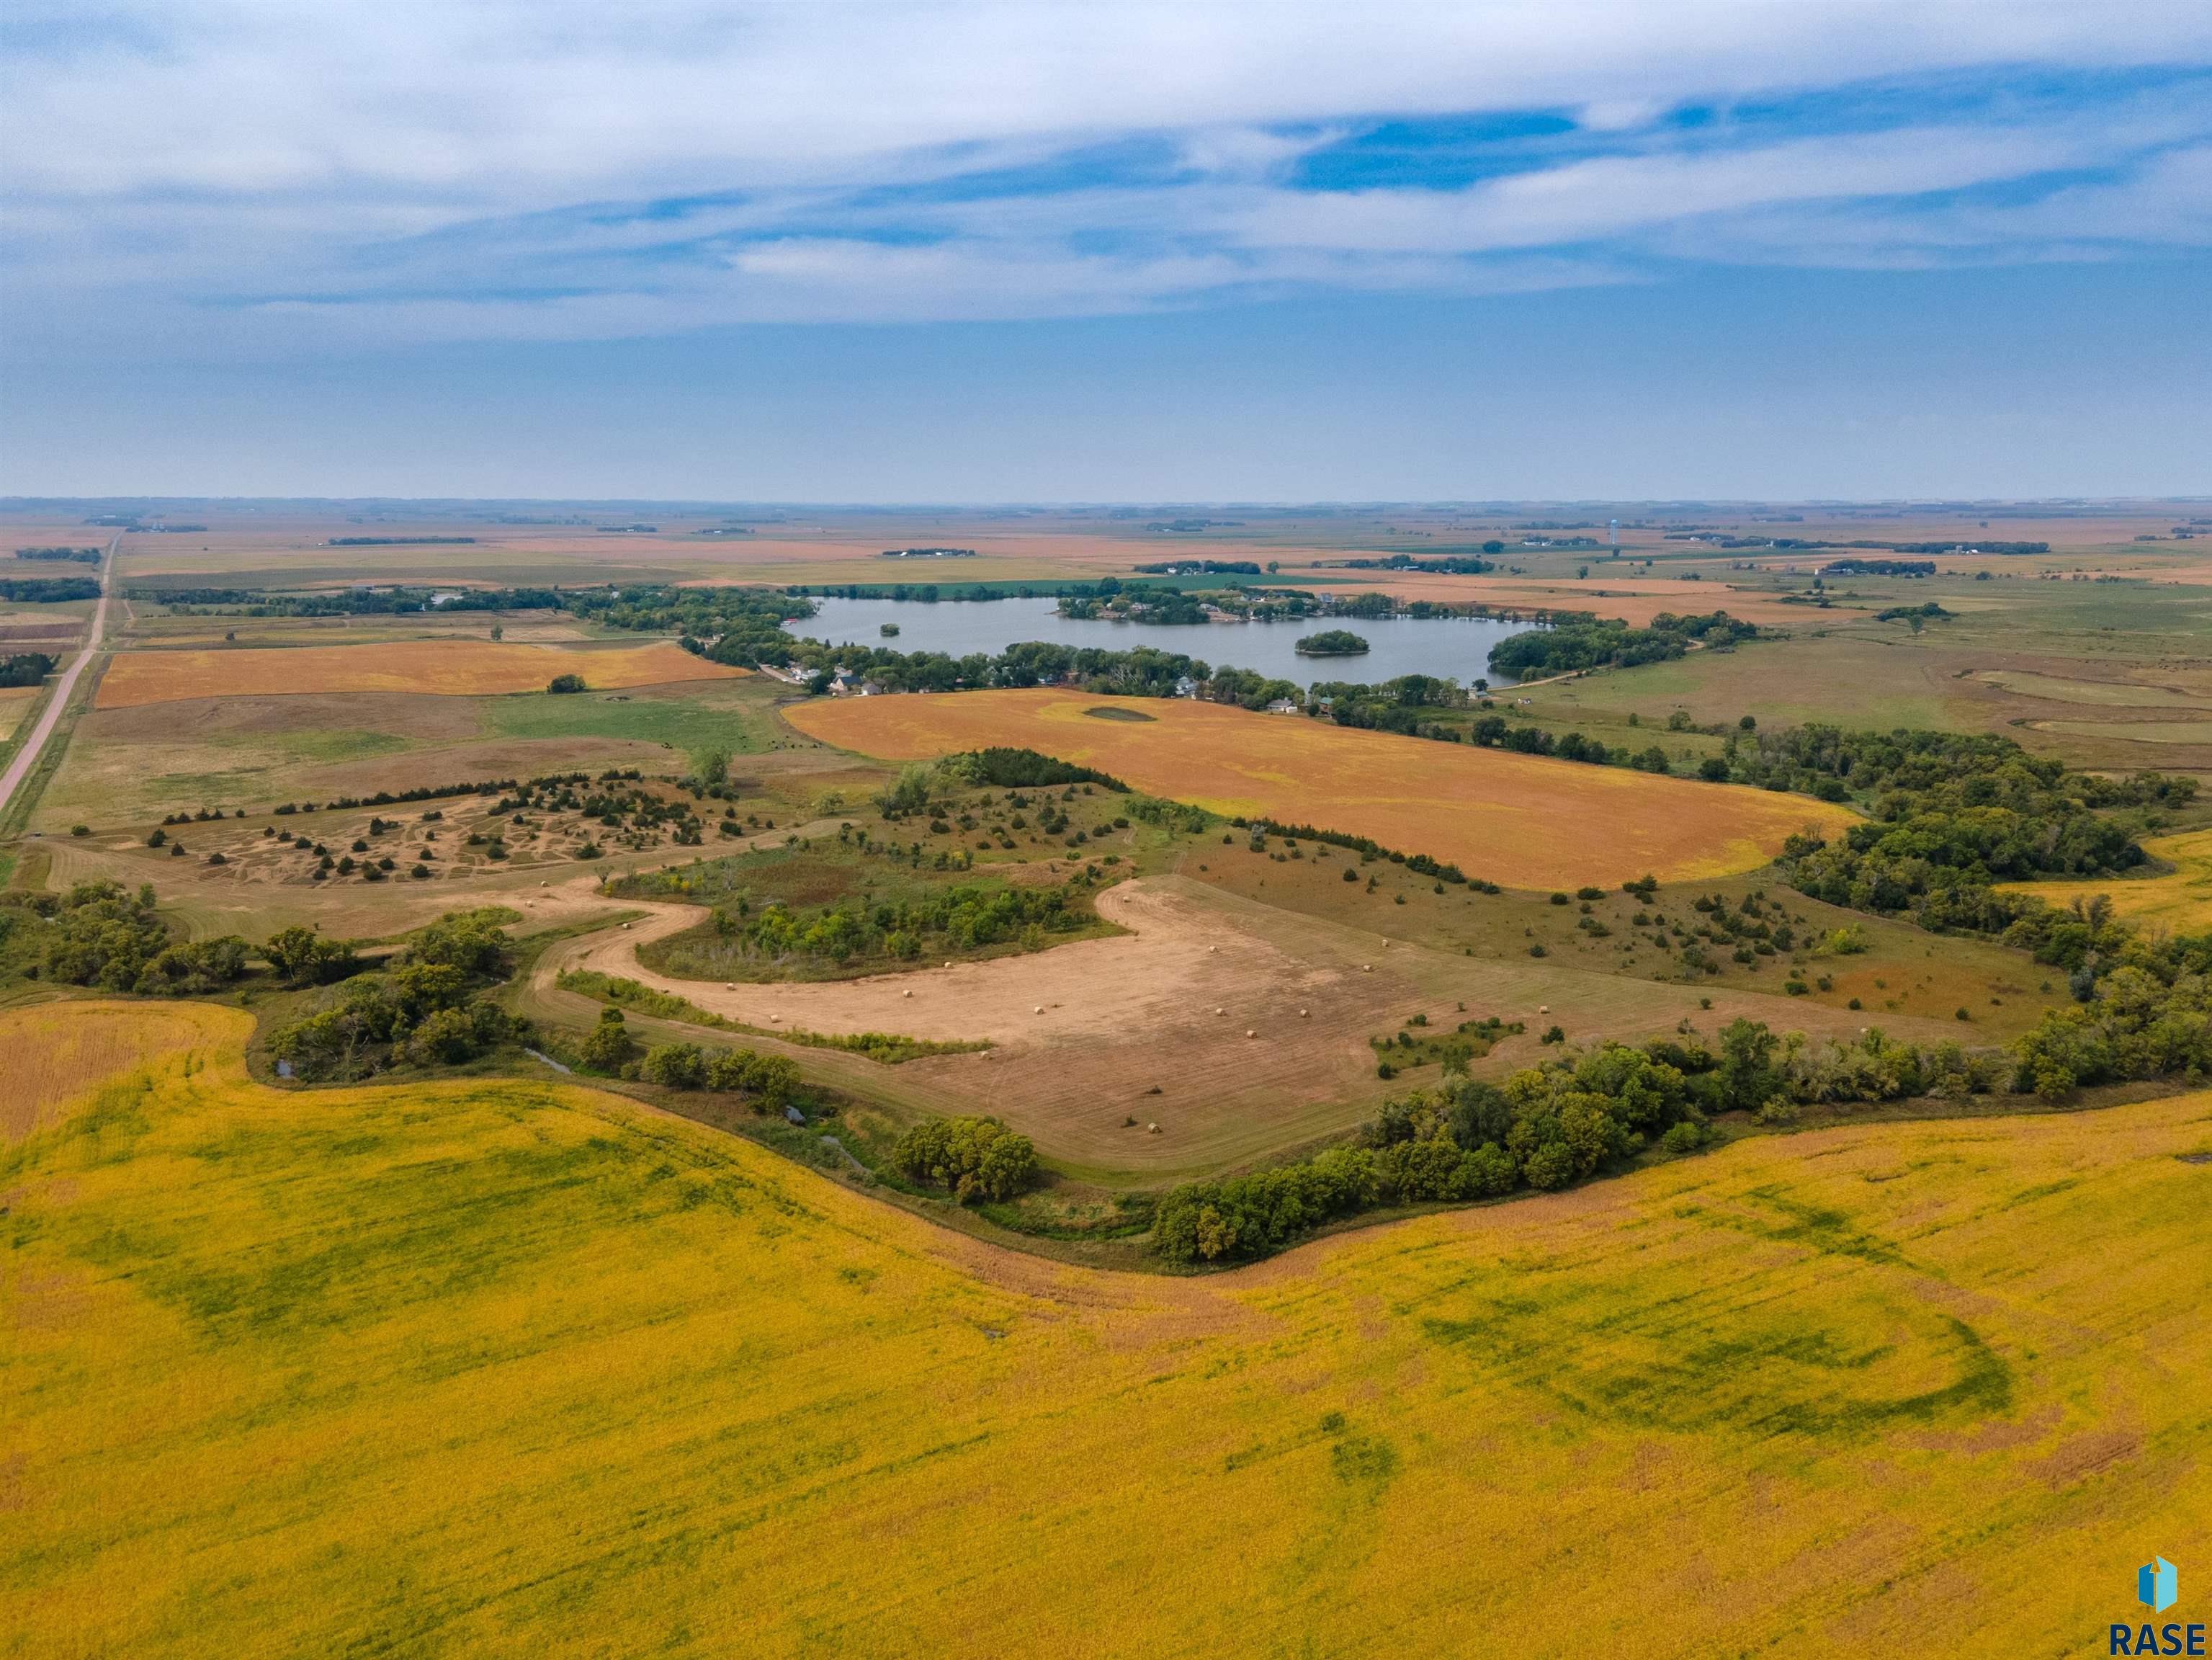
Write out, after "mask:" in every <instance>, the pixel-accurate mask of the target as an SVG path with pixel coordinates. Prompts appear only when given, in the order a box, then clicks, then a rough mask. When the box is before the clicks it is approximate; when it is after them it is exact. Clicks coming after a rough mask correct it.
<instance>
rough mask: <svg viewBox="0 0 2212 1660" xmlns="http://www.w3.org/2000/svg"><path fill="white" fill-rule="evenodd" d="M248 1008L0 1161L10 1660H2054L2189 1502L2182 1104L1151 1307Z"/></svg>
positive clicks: (1557, 1208)
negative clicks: (277, 1039) (251, 1037)
mask: <svg viewBox="0 0 2212 1660" xmlns="http://www.w3.org/2000/svg"><path fill="white" fill-rule="evenodd" d="M131 1007H132V1008H134V1009H135V1010H139V1011H147V1010H148V1006H145V1005H133V1006H131ZM87 1018H100V1017H98V1016H97V1015H96V1014H94V1015H91V1016H88V1017H87ZM54 1025H55V1022H54V1015H53V1012H52V1011H47V1010H40V1011H32V1012H29V1013H21V1012H19V1013H15V1014H10V1015H6V1016H0V1045H5V1046H6V1047H7V1049H8V1051H9V1053H10V1054H11V1055H13V1054H20V1053H22V1052H23V1051H24V1049H25V1047H26V1046H27V1045H35V1044H36V1043H41V1042H48V1041H52V1032H53V1031H54ZM246 1031H247V1021H246V1017H244V1016H242V1015H240V1014H236V1013H234V1012H227V1011H222V1010H218V1009H213V1008H206V1007H197V1008H193V1009H191V1011H189V1014H188V1018H186V1019H185V1020H184V1021H183V1022H182V1023H181V1024H180V1025H179V1027H178V1028H177V1029H176V1037H175V1042H176V1044H177V1047H175V1048H173V1049H171V1050H170V1051H169V1052H168V1053H167V1054H166V1055H159V1056H155V1057H152V1058H150V1059H149V1060H146V1061H143V1062H140V1063H137V1064H136V1065H135V1066H134V1067H132V1068H131V1069H130V1070H126V1071H124V1072H122V1073H119V1074H118V1075H117V1076H115V1077H114V1078H112V1079H110V1080H108V1081H107V1082H106V1083H104V1084H101V1085H97V1086H95V1087H92V1088H90V1089H89V1090H88V1091H87V1092H85V1093H83V1094H82V1095H81V1096H80V1097H79V1098H77V1100H76V1103H75V1104H74V1105H73V1106H72V1107H71V1108H70V1110H69V1111H68V1113H67V1114H66V1116H63V1117H61V1118H60V1119H58V1121H56V1122H50V1123H49V1124H48V1125H47V1126H46V1128H42V1129H40V1130H38V1131H36V1132H34V1133H33V1134H32V1135H31V1136H30V1137H29V1139H27V1140H23V1141H21V1142H19V1143H17V1144H16V1145H15V1146H13V1147H10V1148H4V1149H0V1163H4V1164H5V1166H6V1168H5V1171H4V1172H0V1194H4V1202H5V1204H6V1207H7V1210H6V1213H5V1214H4V1215H0V1233H4V1237H5V1240H6V1246H7V1249H6V1250H5V1251H4V1253H0V1323H4V1325H0V1329H5V1331H6V1332H7V1334H8V1335H7V1341H6V1342H5V1344H4V1345H0V1400H4V1401H5V1402H7V1403H8V1405H7V1411H6V1413H5V1414H4V1416H0V1607H4V1608H6V1609H7V1610H8V1617H7V1619H6V1620H5V1621H3V1622H0V1644H4V1646H5V1647H6V1649H7V1651H9V1652H10V1653H15V1654H21V1655H36V1656H40V1657H42V1660H44V1657H64V1656H89V1655H108V1654H131V1655H137V1656H167V1655H210V1656H220V1657H223V1660H234V1657H236V1656H239V1655H243V1654H252V1655H260V1654H317V1655H322V1654H337V1653H345V1652H362V1653H377V1654H392V1655H410V1656H412V1655H456V1656H459V1655H467V1656H477V1655H503V1654H518V1655H528V1656H531V1657H532V1660H538V1657H549V1656H563V1655H571V1654H574V1655H583V1654H592V1655H604V1654H636V1653H645V1652H655V1653H668V1654H678V1655H687V1654H688V1655H717V1656H719V1655H733V1654H742V1655H745V1656H748V1657H753V1656H787V1655H788V1656H798V1655H826V1654H836V1655H840V1656H847V1655H860V1656H872V1655H902V1656H903V1655H912V1656H942V1655H950V1654H984V1653H1004V1654H1035V1655H1054V1656H1107V1655H1115V1656H1120V1655H1129V1656H1146V1657H1155V1656H1182V1655H1190V1656H1201V1655H1202V1656H1209V1657H1212V1656H1220V1655H1227V1654H1236V1655H1281V1656H1302V1655H1308V1654H1314V1655H1332V1656H1339V1655H1341V1656H1356V1655H1366V1654H1374V1655H1389V1656H1394V1657H1395V1656H1421V1655H1468V1654H1486V1653H1498V1652H1511V1653H1515V1654H1531V1655H1549V1654H1612V1653H1619V1654H1634V1655H1637V1656H1639V1657H1650V1656H1675V1655H1680V1656H1709V1655H1715V1654H1736V1653H1750V1652H1758V1653H1761V1654H1768V1653H1771V1654H1778V1655H1803V1656H1828V1655H1835V1654H1840V1653H1868V1654H1874V1653H1897V1652H1916V1653H1917V1652H1933V1653H1945V1654H1990V1655H1996V1654H2008V1655H2009V1654H2061V1653H2073V1652H2086V1651H2089V1645H2091V1644H2092V1642H2096V1643H2099V1644H2101V1641H2102V1632H2103V1629H2104V1625H2105V1623H2106V1621H2107V1620H2111V1619H2124V1618H2127V1617H2128V1614H2129V1611H2130V1608H2131V1607H2132V1603H2131V1600H2130V1598H2131V1593H2132V1588H2133V1584H2134V1578H2133V1575H2134V1566H2135V1565H2136V1563H2137V1562H2139V1561H2142V1560H2148V1558H2149V1556H2150V1555H2151V1554H2153V1553H2154V1552H2155V1551H2161V1550H2162V1551H2164V1552H2165V1553H2166V1554H2167V1555H2168V1556H2169V1557H2172V1555H2173V1554H2175V1553H2176V1551H2178V1550H2179V1549H2182V1548H2185V1543H2186V1541H2196V1540H2201V1539H2203V1537H2204V1536H2205V1535H2206V1534H2207V1531H2208V1529H2212V1474H2208V1471H2207V1469H2206V1467H2205V1464H2206V1456H2207V1449H2208V1436H2212V1326H2209V1325H2208V1323H2206V1321H2205V1320H2204V1318H2203V1304H2202V1296H2201V1293H2202V1288H2203V1286H2205V1285H2206V1284H2207V1283H2208V1282H2212V1204H2208V1203H2207V1196H2208V1192H2212V1164H2207V1163H2191V1162H2187V1161H2186V1160H2185V1158H2184V1157H2183V1156H2182V1155H2191V1154H2198V1153H2204V1152H2212V1096H2206V1095H2197V1096H2193V1097H2186V1098H2173V1099H2167V1100H2164V1101H2158V1102H2152V1103H2148V1104H2140V1105H2134V1106H2125V1107H2118V1108H2114V1109H2111V1110H2105V1111H2101V1112H2096V1113H2087V1114H2082V1115H2079V1116H2039V1117H2028V1118H2021V1119H2014V1120H2002V1121H1988V1120H1984V1121H1978V1122H1943V1123H1929V1124H1922V1125H1895V1124H1892V1125H1884V1126H1879V1127H1876V1126H1869V1127H1866V1128H1854V1129H1842V1130H1829V1131H1823V1132H1820V1133H1814V1134H1802V1135H1797V1136H1793V1137H1786V1138H1770V1139H1762V1140H1753V1141H1750V1142H1745V1143H1739V1144H1737V1145H1736V1146H1733V1147H1730V1148H1729V1149H1726V1150H1724V1151H1722V1152H1717V1153H1714V1154H1711V1155H1708V1156H1706V1157H1704V1158H1693V1159H1689V1160H1686V1161H1682V1162H1680V1163H1675V1164H1667V1165H1662V1166H1660V1167H1657V1168H1656V1169H1653V1170H1650V1171H1645V1172H1644V1173H1642V1174H1640V1175H1638V1176H1635V1177H1629V1178H1626V1179H1622V1180H1619V1181H1614V1182H1611V1183H1601V1184H1598V1185H1595V1186H1592V1187H1589V1188H1587V1189H1583V1190H1580V1191H1578V1192H1575V1193H1571V1194H1567V1195H1559V1196H1555V1197H1552V1198H1548V1199H1542V1200H1534V1201H1522V1202H1517V1203H1514V1204H1510V1205H1504V1206H1498V1207H1490V1208H1486V1209H1480V1210H1474V1211H1465V1212H1459V1213H1448V1214H1442V1215H1437V1216H1432V1217H1429V1218H1426V1219H1421V1220H1418V1221H1414V1222H1410V1223H1404V1224H1400V1225H1393V1226H1388V1227H1381V1228H1376V1229H1372V1230H1370V1231H1364V1232H1359V1233H1354V1234H1350V1235H1346V1236H1343V1237H1338V1238H1335V1239H1332V1240H1328V1241H1325V1242H1322V1243H1318V1244H1316V1245H1312V1246H1309V1247H1307V1248H1305V1249H1304V1250H1300V1251H1297V1252H1296V1253H1293V1254H1292V1255H1291V1256H1286V1257H1284V1258H1280V1259H1278V1260H1277V1261H1275V1262H1271V1263H1267V1264H1265V1265H1262V1266H1261V1267H1259V1268H1252V1269H1247V1270H1245V1271H1243V1272H1241V1273H1238V1274H1225V1275H1221V1276H1218V1277H1214V1278H1210V1279H1200V1280H1165V1279H1146V1278H1137V1277H1127V1276H1121V1277H1116V1276H1105V1275H1099V1274H1091V1273H1086V1272H1084V1271H1080V1270H1077V1269H1073V1268H1063V1267H1060V1266H1058V1265H1054V1264H1051V1263H1048V1262H1042V1261H1039V1260H1036V1259H1033V1258H1028V1257H1022V1256H1010V1255H1006V1254H1004V1253H1000V1252H998V1251H995V1250H991V1249H989V1248H987V1247H985V1246H981V1245H980V1244H977V1243H974V1242H971V1241H969V1240H967V1239H965V1238H963V1237H959V1236H956V1235H951V1234H948V1233H945V1232H943V1231H938V1230H936V1229H933V1227H931V1226H930V1225H927V1224H926V1223H924V1222H922V1221H920V1220H918V1219H914V1218H912V1217H909V1216H908V1215H906V1214H904V1213H899V1212H896V1211H893V1210H890V1209H889V1208H888V1207H883V1206H881V1205H878V1204H877V1203H875V1202H873V1201H870V1200H868V1199H867V1198H866V1197H863V1196H861V1195H857V1194H854V1193H851V1192H848V1191H847V1190H845V1189H842V1188H839V1187H837V1186H836V1185H834V1184H832V1183H829V1182H827V1181H825V1180H823V1179H821V1178H819V1177H815V1176H813V1175H811V1174H810V1173H808V1172H805V1171H800V1170H799V1169H797V1168H796V1167H793V1166H791V1165H789V1164H784V1163H782V1162H781V1161H779V1160H777V1159H776V1158H774V1157H773V1156H771V1155H769V1154H768V1153H766V1152H762V1151H760V1150H759V1149H757V1148H755V1147H753V1146H750V1144H747V1143H744V1142H739V1141H734V1140H730V1139H727V1138H725V1137H721V1136H718V1135H717V1134H714V1132H712V1131H709V1130H708V1129H705V1128H701V1127H699V1126H696V1125H694V1124H691V1123H689V1122H681V1121H676V1120H671V1119H665V1118H661V1117H658V1116H652V1115H650V1114H648V1113H647V1111H646V1110H643V1109H641V1108H639V1107H637V1106H635V1105H634V1104H630V1103H629V1102H626V1101H623V1100H620V1099H617V1098H612V1097H609V1096H605V1095H602V1094H598V1093H594V1092H592V1091H586V1090H582V1089H576V1088H569V1087H564V1086H556V1085H539V1084H537V1083H524V1082H484V1081H478V1082H465V1083H454V1084H444V1085H435V1086H420V1087H413V1088H401V1087H391V1088H363V1089H353V1090H349V1091H311V1092H301V1093H280V1092H278V1091H272V1090H268V1089H264V1088H262V1087H260V1086H258V1085H253V1084H252V1083H251V1082H250V1081H248V1080H247V1079H246V1078H245V1076H244V1073H243V1070H242V1063H241V1061H240V1054H239V1046H240V1043H242V1042H243V1040H244V1037H245V1036H246ZM2099 1651H2101V1649H2099Z"/></svg>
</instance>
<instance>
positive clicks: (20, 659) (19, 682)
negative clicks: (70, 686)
mask: <svg viewBox="0 0 2212 1660" xmlns="http://www.w3.org/2000/svg"><path fill="white" fill-rule="evenodd" d="M52 672H54V660H53V659H52V657H50V656H48V655H47V654H46V653H45V652H42V651H19V652H16V653H14V654H11V655H9V656H6V657H0V686H35V685H37V684H40V682H42V681H43V680H45V679H46V677H47V676H48V675H50V674H52Z"/></svg>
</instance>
